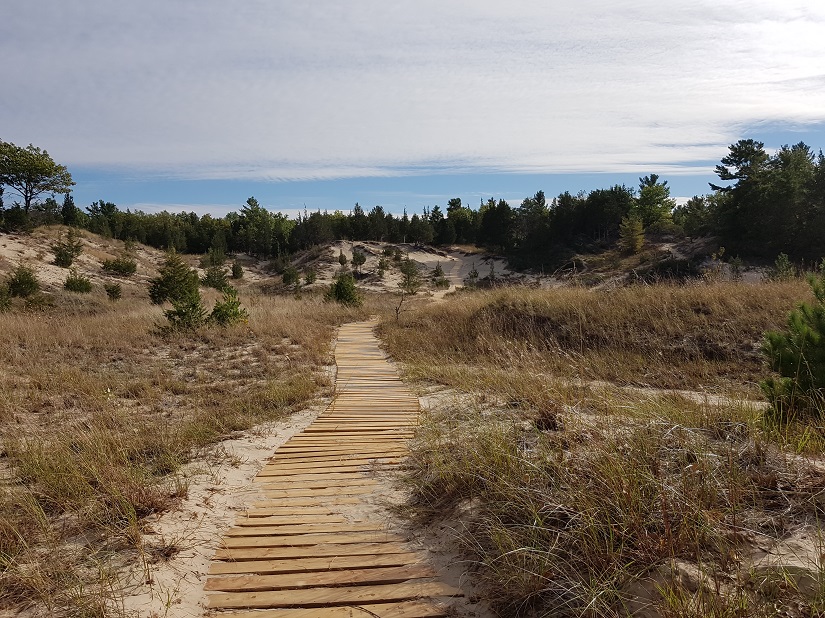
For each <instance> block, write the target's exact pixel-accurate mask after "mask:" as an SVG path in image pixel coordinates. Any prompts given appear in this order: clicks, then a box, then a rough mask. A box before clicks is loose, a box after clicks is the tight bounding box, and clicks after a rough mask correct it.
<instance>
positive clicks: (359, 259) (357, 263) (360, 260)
mask: <svg viewBox="0 0 825 618" xmlns="http://www.w3.org/2000/svg"><path fill="white" fill-rule="evenodd" d="M366 262H367V256H366V255H364V254H363V253H361V252H360V251H357V250H356V249H353V250H352V266H353V268H355V270H356V272H358V273H360V272H361V267H362V266H363V265H364V264H366Z"/></svg>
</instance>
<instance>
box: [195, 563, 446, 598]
mask: <svg viewBox="0 0 825 618" xmlns="http://www.w3.org/2000/svg"><path fill="white" fill-rule="evenodd" d="M435 574H436V573H435V570H434V569H433V568H432V567H430V566H428V565H410V566H398V567H381V568H376V569H349V570H346V571H325V572H319V573H292V574H280V575H225V576H223V577H212V578H209V580H208V581H207V582H206V585H205V586H204V590H215V591H221V592H258V591H263V590H289V589H300V588H318V587H320V586H352V585H356V584H357V585H364V586H367V585H375V584H393V583H396V584H400V583H402V582H405V581H408V580H412V579H428V578H432V577H434V576H435Z"/></svg>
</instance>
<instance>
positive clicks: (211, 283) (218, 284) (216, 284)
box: [201, 266, 229, 290]
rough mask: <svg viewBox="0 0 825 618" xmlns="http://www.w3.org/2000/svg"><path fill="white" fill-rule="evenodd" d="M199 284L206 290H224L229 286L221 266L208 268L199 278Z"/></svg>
mask: <svg viewBox="0 0 825 618" xmlns="http://www.w3.org/2000/svg"><path fill="white" fill-rule="evenodd" d="M201 283H202V284H203V285H205V286H206V287H208V288H215V289H216V290H223V289H225V288H226V286H228V285H229V283H227V280H226V269H224V267H223V266H210V267H209V268H207V269H206V274H205V275H204V276H203V277H202V278H201Z"/></svg>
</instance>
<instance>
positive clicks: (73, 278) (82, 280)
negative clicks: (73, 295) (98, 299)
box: [63, 268, 92, 294]
mask: <svg viewBox="0 0 825 618" xmlns="http://www.w3.org/2000/svg"><path fill="white" fill-rule="evenodd" d="M63 289H65V290H68V291H69V292H77V293H78V294H88V293H89V292H91V291H92V281H91V279H89V278H88V277H84V276H83V275H81V274H79V273H78V272H77V270H75V269H74V268H72V269H71V270H70V271H69V275H68V276H67V277H66V281H64V282H63Z"/></svg>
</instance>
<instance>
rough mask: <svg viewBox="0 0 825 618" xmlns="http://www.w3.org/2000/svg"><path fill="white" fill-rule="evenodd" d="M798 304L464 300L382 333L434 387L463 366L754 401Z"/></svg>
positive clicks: (789, 300)
mask: <svg viewBox="0 0 825 618" xmlns="http://www.w3.org/2000/svg"><path fill="white" fill-rule="evenodd" d="M803 295H805V289H804V286H803V285H801V284H800V283H799V282H796V281H792V282H782V283H766V284H762V285H759V286H753V285H745V284H742V283H727V282H725V283H718V284H710V285H709V284H697V285H690V286H681V287H679V286H675V285H653V286H630V287H623V288H618V289H613V290H587V289H582V288H562V289H557V290H531V289H526V288H524V289H516V288H507V289H501V290H490V291H472V292H470V291H464V292H462V293H460V294H457V295H455V296H452V297H448V298H447V299H445V302H443V303H439V304H437V305H431V306H428V307H422V308H421V309H420V310H419V311H416V312H414V313H413V312H409V313H407V314H406V315H405V318H404V319H403V320H398V321H385V322H383V323H382V324H381V327H380V328H381V332H382V335H383V337H384V340H385V342H386V344H387V346H388V348H389V351H390V353H391V354H392V355H393V356H395V357H396V358H398V359H399V360H402V361H404V362H406V363H408V365H409V366H410V367H412V368H421V369H422V371H426V372H428V374H429V375H430V376H431V377H432V378H433V379H435V380H439V379H440V377H439V376H440V375H441V374H442V370H443V369H445V368H454V367H459V366H462V365H471V366H473V367H477V368H479V371H482V368H487V369H491V370H493V371H495V370H497V369H500V368H507V369H508V370H509V372H510V374H513V373H518V372H519V371H522V370H523V371H530V372H533V373H539V374H541V375H543V376H555V377H566V378H576V379H584V380H608V381H611V382H617V383H620V384H631V385H638V386H652V387H660V388H709V387H710V388H715V389H720V388H722V389H732V390H733V391H734V392H740V393H742V392H748V393H750V394H752V395H756V394H757V392H758V391H757V387H756V385H757V384H758V382H759V381H760V380H761V379H762V374H763V358H762V356H761V354H760V352H759V346H760V342H761V340H762V337H763V333H764V332H765V331H766V330H772V329H776V328H778V327H780V326H781V325H782V324H783V322H784V319H785V316H786V315H787V312H788V311H789V310H790V309H791V308H792V307H793V306H794V304H795V303H796V302H797V299H798V298H799V297H800V296H803ZM427 367H429V368H430V369H429V370H428V369H427Z"/></svg>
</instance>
